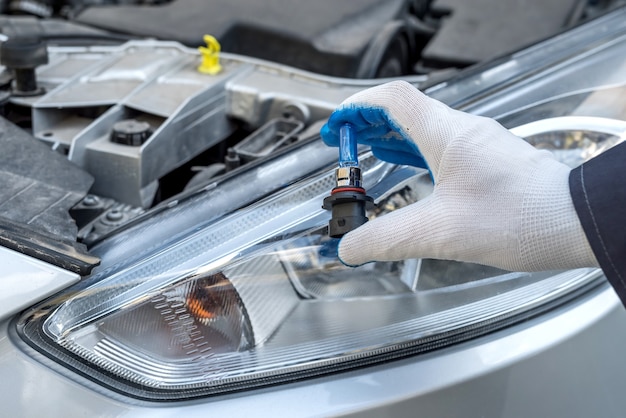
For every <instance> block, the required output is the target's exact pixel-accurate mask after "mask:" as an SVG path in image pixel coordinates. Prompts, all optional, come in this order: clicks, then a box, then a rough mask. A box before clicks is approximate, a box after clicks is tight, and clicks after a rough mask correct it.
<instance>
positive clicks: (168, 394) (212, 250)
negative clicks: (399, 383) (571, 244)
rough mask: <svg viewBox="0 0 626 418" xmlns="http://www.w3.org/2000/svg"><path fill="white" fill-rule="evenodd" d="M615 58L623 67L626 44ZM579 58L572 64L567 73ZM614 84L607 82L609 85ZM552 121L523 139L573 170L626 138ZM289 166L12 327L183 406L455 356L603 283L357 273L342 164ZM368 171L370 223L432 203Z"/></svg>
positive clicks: (180, 215) (136, 239)
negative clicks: (339, 229)
mask: <svg viewBox="0 0 626 418" xmlns="http://www.w3.org/2000/svg"><path fill="white" fill-rule="evenodd" d="M621 36H622V37H623V36H624V35H623V34H622V35H621ZM610 45H611V46H610V47H606V46H605V45H604V44H603V45H600V46H597V48H596V50H595V51H596V52H597V54H604V53H610V54H614V53H615V51H614V50H613V49H612V48H615V47H619V44H616V43H614V42H613V41H611V43H610ZM616 45H617V46H616ZM586 54H588V55H593V53H592V52H590V51H587V52H586ZM620 54H621V55H620V57H621V64H622V66H623V65H625V64H626V42H622V43H621V51H620ZM611 56H612V57H613V58H612V59H613V60H615V56H614V55H611ZM596 58H597V57H596ZM596 61H598V62H599V61H600V60H599V58H598V59H597V60H596ZM576 62H579V63H580V61H576V59H574V58H572V62H571V63H570V67H569V68H568V71H567V74H570V73H571V72H572V71H574V69H575V65H576ZM559 65H562V63H560V64H559ZM590 68H591V70H593V66H591V67H589V66H587V65H585V66H583V67H582V70H581V71H589V69H590ZM555 71H556V70H554V71H552V76H554V77H556V75H555V74H556V73H555ZM621 74H622V78H621V83H622V84H621V85H622V87H623V86H624V85H626V76H624V74H625V73H624V72H623V71H622V72H621ZM498 76H500V75H498ZM535 77H537V75H536V74H535ZM579 78H580V79H584V77H582V78H581V77H579ZM617 78H619V77H618V75H615V74H612V78H611V79H610V81H611V83H612V85H613V86H615V85H616V83H617V81H616V80H617ZM538 79H539V80H540V78H538ZM617 84H619V83H617ZM575 89H576V87H575V86H573V87H572V91H573V90H575ZM559 97H563V96H562V95H561V96H559ZM533 100H535V99H533ZM533 103H534V102H533ZM522 107H523V106H519V108H520V109H521V108H522ZM506 114H507V115H512V114H513V112H512V111H507V112H506ZM519 114H523V112H522V111H520V113H519ZM551 116H553V115H551ZM558 116H562V115H558ZM594 116H602V115H598V114H594ZM613 116H615V115H613ZM541 119H543V118H541ZM618 119H620V118H618ZM621 119H623V118H621ZM542 123H543V124H539V125H537V124H535V125H532V124H529V125H526V126H525V127H519V128H517V131H516V132H517V133H519V134H522V135H524V136H526V137H527V138H528V139H529V141H531V142H533V143H534V144H535V145H537V146H541V147H544V148H554V149H555V150H556V155H557V158H560V159H562V160H563V161H564V162H566V163H567V162H569V163H570V164H577V163H578V162H579V160H580V159H584V158H588V157H589V156H591V155H593V153H594V152H598V151H599V150H601V148H602V147H606V146H609V145H612V144H615V143H617V142H619V141H621V140H623V139H624V133H625V132H626V124H625V123H624V122H621V121H619V120H614V119H612V120H607V119H601V118H595V119H593V120H591V119H584V120H583V119H580V118H579V119H576V120H573V119H569V120H565V121H564V120H563V119H552V120H546V121H544V122H542ZM324 149H325V148H324V145H323V144H321V141H317V142H315V143H311V144H309V145H307V146H306V147H303V148H301V149H300V150H299V151H298V150H295V151H294V152H293V153H292V154H291V155H286V156H284V158H285V161H287V159H291V160H292V161H294V159H295V160H298V159H299V158H300V159H301V160H302V161H305V160H307V159H308V160H310V158H309V156H313V155H321V154H323V153H324V152H326V151H324ZM285 161H282V162H281V161H276V162H270V163H268V164H267V165H265V166H263V167H260V168H256V169H255V170H257V176H256V177H255V180H254V181H256V182H259V184H262V185H264V186H265V185H266V184H267V182H268V179H272V182H273V184H275V186H274V187H273V189H276V190H277V191H275V192H272V193H269V195H268V196H266V197H264V198H262V199H259V200H257V201H256V202H255V203H253V204H251V205H248V206H245V207H242V208H241V209H239V210H236V211H232V212H230V213H226V214H223V213H220V214H218V215H216V216H214V217H213V218H212V219H211V220H210V221H207V222H205V221H204V220H198V221H197V222H195V223H194V222H192V221H191V219H197V218H198V213H199V212H198V202H204V203H203V204H204V205H206V206H205V207H212V206H219V205H221V204H222V199H229V198H230V197H231V196H233V194H235V193H238V192H237V191H236V190H234V189H232V188H229V187H225V188H222V187H221V186H220V185H217V186H215V188H212V189H210V190H209V189H207V192H206V193H205V194H204V195H206V196H205V197H203V196H204V195H200V196H199V197H195V198H194V199H195V200H193V201H192V202H191V203H188V204H186V203H181V204H180V205H179V206H178V207H176V208H172V209H171V210H169V211H167V210H166V211H165V212H163V213H161V214H159V216H157V217H154V218H153V219H148V220H147V221H145V222H144V223H143V224H140V225H137V226H136V227H132V228H130V229H129V230H127V231H125V232H122V233H120V234H118V235H117V236H115V237H112V238H111V239H109V240H108V241H107V242H103V243H102V245H101V246H100V247H98V248H96V249H95V250H96V251H99V254H98V255H99V256H101V258H102V259H103V266H102V267H101V268H100V269H99V270H97V271H96V272H95V273H94V275H93V276H92V277H90V278H88V279H86V280H85V281H84V282H83V283H80V284H79V285H77V286H75V287H73V288H71V289H69V290H67V291H65V292H63V293H62V294H60V295H58V296H56V297H55V298H53V299H51V300H48V301H46V302H45V303H43V304H42V305H40V306H38V307H35V308H33V309H32V310H30V311H29V312H26V313H25V314H24V315H23V316H22V318H21V319H20V320H19V321H18V324H17V326H18V332H19V334H20V336H21V337H22V338H23V340H24V341H26V342H27V343H28V344H29V345H30V346H31V347H33V348H35V349H36V350H38V351H40V352H43V353H44V354H46V355H47V356H49V357H50V358H52V359H54V360H55V361H57V362H59V363H61V364H63V365H64V366H66V367H67V368H70V369H71V370H73V371H75V372H78V373H80V374H82V375H84V376H86V377H88V378H90V379H92V380H94V381H96V382H98V383H99V384H102V385H104V386H106V387H108V388H110V389H113V390H115V391H118V392H121V393H123V394H126V395H129V396H132V397H136V398H140V399H147V400H157V401H167V400H179V399H188V398H193V397H199V396H207V395H212V394H219V393H225V392H229V391H234V390H241V389H247V388H252V387H258V386H264V385H269V384H275V383H279V382H286V381H292V380H297V379H302V378H304V377H310V376H317V375H321V374H325V373H330V372H334V371H338V370H344V369H348V368H354V367H358V366H363V365H369V364H375V363H377V362H381V361H387V360H390V359H395V358H400V357H403V356H407V355H412V354H416V353H420V352H425V351H428V350H433V349H436V348H440V347H444V346H447V345H450V344H454V343H456V342H460V341H464V340H467V339H470V338H474V337H477V336H480V335H484V334H485V333H488V332H491V331H493V330H496V329H500V328H502V327H505V326H509V325H510V324H512V323H515V322H518V321H520V320H523V319H526V318H528V317H529V316H532V315H536V314H538V313H539V312H542V311H545V310H547V309H551V308H552V307H554V306H555V305H557V304H561V303H564V302H565V301H567V300H570V299H571V298H573V297H575V296H577V295H578V294H580V293H581V292H584V291H586V290H588V289H589V288H592V287H595V286H597V285H599V284H600V283H603V280H604V279H603V276H602V273H601V272H600V271H599V270H596V269H581V270H574V271H565V272H541V273H533V274H528V273H512V272H506V271H501V270H498V269H494V268H488V267H484V266H478V265H471V264H464V263H456V262H446V261H433V260H407V261H403V262H386V263H370V264H367V265H364V266H361V267H358V268H354V269H353V268H347V267H345V266H343V265H341V264H340V263H339V262H338V260H337V258H336V245H337V241H336V240H334V239H331V238H329V237H328V236H327V234H326V229H325V228H326V225H327V224H328V217H329V213H328V212H327V211H325V210H324V209H322V207H321V202H322V201H323V199H324V197H325V196H326V195H327V194H328V191H329V190H330V189H331V188H332V187H333V185H334V178H333V170H332V166H331V163H332V162H331V161H329V160H324V161H323V162H320V165H319V166H318V167H317V168H318V170H317V171H316V172H315V173H314V174H309V171H303V172H302V176H304V177H305V178H304V179H301V180H299V181H297V182H294V183H292V184H290V185H289V186H286V187H282V185H281V184H280V183H279V181H278V180H279V179H277V178H276V176H275V175H274V174H275V173H276V172H278V171H277V170H280V167H281V166H283V167H284V163H285ZM361 161H362V169H363V178H364V183H365V187H366V188H367V190H368V193H370V194H371V195H372V196H373V197H374V199H375V202H376V204H377V207H376V209H375V210H374V211H373V212H371V213H369V214H368V216H369V217H370V218H372V217H374V216H384V214H385V213H386V212H389V211H392V210H394V209H396V208H399V207H402V206H404V205H407V204H410V203H412V202H414V201H416V200H419V199H421V198H423V197H425V196H426V195H428V193H430V190H431V186H430V180H429V177H428V175H427V173H426V172H425V171H424V170H421V169H415V168H410V167H402V166H394V165H390V164H387V163H383V162H380V161H378V160H376V159H375V158H374V157H373V156H371V154H369V153H365V154H362V156H361ZM272 164H274V165H272ZM326 166H327V167H328V168H327V169H322V168H323V167H326ZM293 167H294V168H293V169H294V170H296V169H297V167H298V164H295V165H294V166H293ZM309 168H310V167H309ZM309 168H307V170H308V169H309ZM302 170H304V168H303V169H302ZM305 175H306V176H305ZM279 177H280V176H279ZM297 177H298V176H294V178H297ZM279 186H280V187H279ZM270 189H272V188H268V190H270ZM210 199H215V200H214V201H212V200H210ZM172 225H185V226H184V227H182V226H181V227H180V228H179V229H178V230H174V229H173V227H172ZM140 248H141V250H139V249H140ZM121 253H128V254H124V257H122V255H121Z"/></svg>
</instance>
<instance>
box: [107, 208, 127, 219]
mask: <svg viewBox="0 0 626 418" xmlns="http://www.w3.org/2000/svg"><path fill="white" fill-rule="evenodd" d="M123 217H124V214H123V213H122V212H120V211H119V210H118V209H112V210H110V211H109V212H107V214H106V218H107V220H108V221H111V222H119V221H121V220H122V218H123Z"/></svg>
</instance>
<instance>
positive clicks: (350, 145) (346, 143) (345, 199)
mask: <svg viewBox="0 0 626 418" xmlns="http://www.w3.org/2000/svg"><path fill="white" fill-rule="evenodd" d="M335 178H336V186H335V187H334V188H333V190H332V191H331V192H330V196H328V197H326V198H325V199H324V204H323V205H322V207H323V208H324V209H326V210H330V211H331V213H332V215H331V219H330V221H329V223H328V235H329V236H331V237H333V238H341V237H342V236H344V235H345V234H347V233H348V232H350V231H352V230H354V229H356V228H358V227H359V226H361V225H363V224H364V223H365V222H367V220H368V219H367V216H365V211H366V210H367V209H370V208H372V207H374V200H373V199H372V198H371V197H370V196H368V195H367V194H366V193H365V189H364V188H363V187H362V185H361V184H362V176H361V169H360V168H359V160H358V153H357V142H356V137H355V135H354V127H353V126H352V125H351V124H349V123H347V124H345V125H343V126H342V127H341V129H340V130H339V167H337V169H336V170H335Z"/></svg>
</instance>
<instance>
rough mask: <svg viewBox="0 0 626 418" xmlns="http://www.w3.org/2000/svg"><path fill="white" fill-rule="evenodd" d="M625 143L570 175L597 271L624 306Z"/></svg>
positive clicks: (570, 184)
mask: <svg viewBox="0 0 626 418" xmlns="http://www.w3.org/2000/svg"><path fill="white" fill-rule="evenodd" d="M625 168H626V143H621V144H619V145H616V146H615V147H613V148H611V149H610V150H608V151H606V152H604V153H603V154H600V155H599V156H597V157H595V158H593V159H592V160H589V161H587V162H586V163H585V164H583V165H581V166H580V167H577V168H575V169H574V170H572V171H571V173H570V177H569V186H570V193H571V195H572V200H573V201H574V207H575V208H576V213H577V214H578V218H579V219H580V222H581V224H582V227H583V230H584V231H585V234H586V235H587V239H588V241H589V245H591V249H592V250H593V253H594V254H595V256H596V259H597V260H598V263H600V267H602V270H603V271H604V274H605V275H606V277H607V278H608V279H609V282H610V283H611V285H612V286H613V288H614V289H615V291H616V292H617V295H618V296H619V298H620V300H621V301H622V304H624V306H626V170H625Z"/></svg>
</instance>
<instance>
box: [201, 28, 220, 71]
mask: <svg viewBox="0 0 626 418" xmlns="http://www.w3.org/2000/svg"><path fill="white" fill-rule="evenodd" d="M202 39H204V42H205V43H206V46H201V47H199V48H198V51H200V55H202V63H200V65H199V66H198V71H199V72H201V73H202V74H210V75H215V74H217V73H219V72H220V71H222V66H221V65H220V50H221V49H222V48H221V47H220V43H219V42H217V39H215V37H213V36H211V35H204V37H203V38H202Z"/></svg>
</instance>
